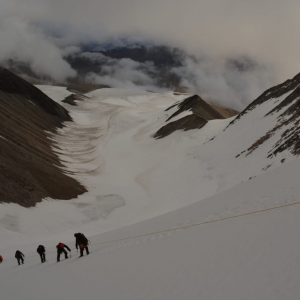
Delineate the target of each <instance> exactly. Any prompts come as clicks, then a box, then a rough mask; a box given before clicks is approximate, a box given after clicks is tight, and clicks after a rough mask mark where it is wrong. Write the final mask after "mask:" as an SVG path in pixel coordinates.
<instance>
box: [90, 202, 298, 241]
mask: <svg viewBox="0 0 300 300" xmlns="http://www.w3.org/2000/svg"><path fill="white" fill-rule="evenodd" d="M297 204H300V201H299V202H294V203H290V204H284V205H279V206H275V207H271V208H266V209H261V210H256V211H252V212H249V213H244V214H239V215H235V216H231V217H226V218H222V219H217V220H211V221H205V222H200V223H195V224H191V225H186V226H180V227H175V228H171V229H166V230H160V231H155V232H150V233H146V234H141V235H136V236H131V237H127V238H121V239H116V240H111V241H106V242H100V243H93V245H101V244H109V243H114V242H120V241H126V240H131V239H135V238H141V237H145V236H150V235H155V234H159V233H165V232H171V231H176V230H180V229H186V228H191V227H196V226H201V225H206V224H211V223H217V222H222V221H226V220H230V219H236V218H240V217H245V216H249V215H254V214H258V213H263V212H266V211H271V210H276V209H281V208H284V207H289V206H294V205H297Z"/></svg>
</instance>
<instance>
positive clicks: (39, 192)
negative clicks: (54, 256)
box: [0, 68, 86, 207]
mask: <svg viewBox="0 0 300 300" xmlns="http://www.w3.org/2000/svg"><path fill="white" fill-rule="evenodd" d="M65 121H72V119H71V117H70V115H69V113H68V112H67V110H65V109H64V108H63V107H62V106H60V105H59V104H57V103H56V102H54V101H53V100H52V99H50V98H49V97H48V96H46V95H45V94H43V93H42V92H41V91H40V90H39V89H37V88H36V87H34V86H33V85H31V84H30V83H28V82H26V81H25V80H23V79H22V78H20V77H18V76H16V75H15V74H13V73H12V72H10V71H8V70H7V69H4V68H0V199H1V200H0V201H1V202H13V203H18V204H20V205H22V206H26V207H28V206H33V205H35V204H36V203H37V202H40V201H41V200H42V199H43V198H45V197H51V198H55V199H71V198H74V197H77V196H78V195H80V194H82V193H84V192H85V191H86V190H85V188H84V187H83V186H81V185H80V184H79V183H78V182H77V181H76V180H75V179H73V178H71V177H69V176H68V175H67V174H65V173H64V172H63V170H62V168H61V167H63V165H62V164H61V162H60V160H59V158H58V156H57V155H56V154H55V152H54V150H53V149H55V147H56V144H55V142H54V141H53V140H52V134H53V133H55V132H56V130H57V128H61V127H63V126H64V124H63V123H64V122H65Z"/></svg>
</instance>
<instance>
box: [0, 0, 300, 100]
mask: <svg viewBox="0 0 300 300" xmlns="http://www.w3.org/2000/svg"><path fill="white" fill-rule="evenodd" d="M0 11H1V12H0V20H1V21H0V40H1V46H0V59H1V58H3V57H5V56H7V55H8V54H7V53H11V51H10V49H14V51H13V52H14V55H15V56H20V57H22V59H25V60H26V61H29V62H30V63H31V64H32V65H33V66H34V67H35V68H36V70H40V72H48V73H50V74H51V76H56V77H57V76H60V77H67V76H72V75H74V71H73V70H71V68H70V67H69V66H68V65H67V64H66V63H65V62H64V61H63V59H62V56H63V55H64V53H65V52H64V51H68V50H69V51H71V50H72V49H68V48H66V49H64V50H62V48H65V47H68V46H72V44H76V43H78V42H80V41H88V40H103V39H105V38H107V37H109V36H116V35H121V34H131V35H140V36H146V37H147V38H151V39H153V40H155V41H157V42H158V43H159V42H163V43H168V44H170V45H173V46H179V47H181V48H183V49H185V50H187V51H188V52H189V53H192V54H194V55H196V56H201V57H206V58H207V63H205V64H204V65H203V64H202V67H203V69H202V70H200V69H198V68H195V64H192V63H191V61H190V62H189V61H187V62H186V63H185V69H182V68H181V69H178V70H176V72H180V73H181V74H184V75H185V76H187V78H186V84H187V85H192V84H197V80H198V84H200V85H201V89H202V90H203V91H207V92H209V91H210V90H211V89H212V88H213V87H212V88H209V86H211V85H214V84H216V83H217V86H218V88H217V89H218V90H220V92H219V93H220V94H221V95H222V88H224V89H227V88H228V86H229V87H231V91H230V89H227V90H226V93H227V92H228V93H227V94H228V96H227V97H228V98H232V97H233V98H239V97H240V98H242V97H246V98H247V97H252V95H255V96H257V93H259V92H262V89H264V88H267V87H268V86H266V85H267V84H275V83H279V82H281V81H283V80H285V79H287V78H288V77H292V76H293V75H295V74H296V73H298V72H299V71H300V60H299V51H300V40H299V39H298V31H299V29H298V28H299V25H300V21H299V16H298V14H299V11H300V2H299V1H298V0H286V1H282V0H263V1H261V0H186V1H181V0H151V1H149V0H126V1H125V0H85V1H74V0H59V1H58V0H1V3H0ZM41 22H43V23H44V22H49V24H53V23H55V24H57V26H58V28H64V35H63V38H61V37H57V38H54V37H51V39H50V40H49V38H46V37H45V36H44V35H43V33H42V32H39V30H38V29H37V28H36V26H34V25H32V24H38V23H41ZM3 41H5V43H3ZM33 44H34V45H35V47H34V48H35V50H33V47H30V45H33ZM20 49H22V51H21V50H20ZM45 54H47V56H48V57H49V59H48V63H47V62H44V61H43V57H44V55H45ZM10 55H11V54H10ZM241 56H246V57H251V58H252V59H253V60H255V61H256V62H258V64H259V65H263V66H265V68H256V69H255V70H253V72H251V73H247V74H244V77H243V78H242V79H240V80H239V79H238V78H239V76H235V74H226V78H227V79H226V80H224V76H223V75H222V74H223V72H224V70H226V69H224V63H223V62H224V60H225V59H226V58H235V57H241ZM50 61H51V62H50ZM53 62H55V63H53ZM126 67H128V66H127V65H126ZM133 69H134V68H133ZM208 70H209V71H208ZM213 71H214V74H213V76H209V75H210V74H212V72H213ZM192 74H195V75H196V77H197V78H198V79H196V80H194V82H193V83H192V82H191V81H192V80H190V79H189V78H190V77H191V75H192ZM210 78H211V79H214V81H211V82H209V79H210ZM230 78H232V82H230ZM145 80H146V81H147V79H146V78H145ZM200 81H201V82H200ZM204 81H205V82H207V84H206V85H205V86H206V88H204V84H203V82H204ZM233 81H234V82H233ZM246 84H247V85H248V86H249V88H248V89H246V91H245V90H244V87H245V85H246ZM233 87H234V88H233ZM237 91H240V92H241V93H244V94H247V96H246V95H243V94H235V93H239V92H237ZM205 93H206V92H205ZM209 93H210V92H209ZM226 93H225V94H226ZM231 93H232V94H231ZM208 96H209V95H208ZM223 98H224V97H223ZM250 100H253V99H250V98H249V99H248V98H247V101H250Z"/></svg>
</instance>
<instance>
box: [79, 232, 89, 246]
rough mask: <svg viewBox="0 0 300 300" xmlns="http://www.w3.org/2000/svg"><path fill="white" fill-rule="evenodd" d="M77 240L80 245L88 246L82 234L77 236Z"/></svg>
mask: <svg viewBox="0 0 300 300" xmlns="http://www.w3.org/2000/svg"><path fill="white" fill-rule="evenodd" d="M78 240H79V242H80V243H82V244H88V243H89V241H88V239H87V238H86V237H85V235H84V234H83V233H80V234H79V236H78Z"/></svg>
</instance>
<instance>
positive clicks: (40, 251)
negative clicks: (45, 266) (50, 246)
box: [36, 245, 46, 263]
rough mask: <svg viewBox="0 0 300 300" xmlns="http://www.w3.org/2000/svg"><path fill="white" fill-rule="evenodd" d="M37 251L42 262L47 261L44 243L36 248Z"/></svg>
mask: <svg viewBox="0 0 300 300" xmlns="http://www.w3.org/2000/svg"><path fill="white" fill-rule="evenodd" d="M36 251H37V253H38V254H39V255H40V257H41V261H42V263H44V262H45V261H46V254H45V253H46V249H45V247H44V246H43V245H39V246H38V248H37V249H36Z"/></svg>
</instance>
